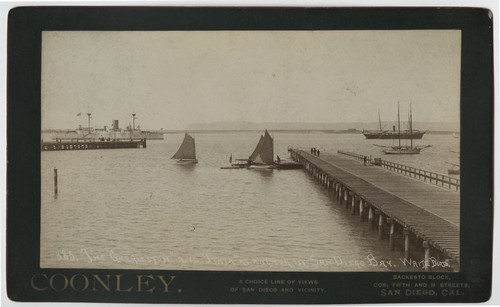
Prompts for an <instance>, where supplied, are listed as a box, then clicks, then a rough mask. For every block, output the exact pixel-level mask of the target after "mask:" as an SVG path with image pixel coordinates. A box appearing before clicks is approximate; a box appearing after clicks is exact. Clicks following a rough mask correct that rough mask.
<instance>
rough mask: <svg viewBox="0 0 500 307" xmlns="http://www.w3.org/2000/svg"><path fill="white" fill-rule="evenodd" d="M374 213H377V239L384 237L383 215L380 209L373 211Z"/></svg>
mask: <svg viewBox="0 0 500 307" xmlns="http://www.w3.org/2000/svg"><path fill="white" fill-rule="evenodd" d="M375 214H376V215H378V239H379V240H383V239H384V217H383V215H382V212H380V210H377V211H375Z"/></svg>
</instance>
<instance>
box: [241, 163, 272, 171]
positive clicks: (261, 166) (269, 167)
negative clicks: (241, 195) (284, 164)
mask: <svg viewBox="0 0 500 307" xmlns="http://www.w3.org/2000/svg"><path fill="white" fill-rule="evenodd" d="M248 168H249V169H256V170H260V169H275V168H276V166H275V165H272V164H271V165H270V164H263V165H250V166H249V167H248Z"/></svg>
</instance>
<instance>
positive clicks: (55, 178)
mask: <svg viewBox="0 0 500 307" xmlns="http://www.w3.org/2000/svg"><path fill="white" fill-rule="evenodd" d="M54 195H57V168H55V167H54Z"/></svg>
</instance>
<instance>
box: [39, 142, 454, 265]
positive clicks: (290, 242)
mask: <svg viewBox="0 0 500 307" xmlns="http://www.w3.org/2000/svg"><path fill="white" fill-rule="evenodd" d="M194 136H195V139H196V146H197V147H196V149H197V154H198V159H199V163H198V164H197V165H194V166H180V165H177V164H176V163H175V162H174V161H172V160H170V157H171V156H172V155H173V154H174V153H175V151H176V150H177V148H178V146H179V144H180V143H181V142H182V138H183V134H167V135H165V138H166V140H164V141H150V142H148V147H147V148H146V149H115V150H88V151H61V152H42V157H41V158H42V170H41V174H42V204H41V206H42V207H41V212H42V214H41V259H40V262H41V266H42V267H44V268H120V269H126V268H135V269H139V268H148V269H194V270H263V271H383V270H394V271H400V270H409V268H407V267H403V266H402V265H400V264H401V262H400V261H399V258H401V257H402V254H401V251H395V252H391V251H389V250H388V248H387V244H388V243H387V241H384V242H382V243H381V242H380V241H378V240H377V234H376V232H372V231H370V230H368V226H367V223H363V224H360V222H359V221H358V217H354V218H353V217H351V216H350V213H349V212H348V210H346V209H344V208H341V207H340V206H338V204H337V203H336V200H334V199H333V198H332V197H330V196H329V195H328V194H327V193H326V192H325V190H324V189H323V188H321V187H320V186H319V184H317V183H316V182H315V181H313V179H311V178H310V177H308V176H307V175H306V173H305V172H303V171H302V170H282V171H278V170H260V171H259V170H246V169H236V170H221V169H220V167H221V166H226V165H228V164H229V161H228V159H229V156H230V155H231V154H233V158H239V157H241V158H245V157H247V156H248V155H249V154H250V153H251V152H252V150H253V148H254V146H255V145H256V143H257V141H258V139H259V133H213V134H208V133H207V134H205V133H204V134H195V135H194ZM274 139H275V154H278V155H279V156H280V157H281V159H285V158H288V154H287V147H288V145H292V146H297V147H299V146H300V147H306V148H310V147H311V146H315V147H317V148H319V149H320V150H321V151H323V152H325V151H336V150H338V149H342V150H347V151H354V152H357V153H362V154H368V155H369V154H371V155H373V157H382V154H381V148H378V147H375V146H373V144H374V143H378V144H384V145H391V144H393V141H391V140H381V141H377V140H365V139H364V137H363V136H362V135H354V134H324V133H275V134H274ZM396 142H397V141H396ZM416 143H417V144H422V145H424V144H432V145H433V147H431V148H427V149H424V151H423V153H422V154H421V155H416V156H383V158H384V159H386V160H391V161H395V162H400V163H403V164H407V165H412V166H415V167H420V168H424V169H428V170H433V171H436V172H440V173H443V174H446V172H447V169H448V168H449V167H450V165H448V164H446V163H445V161H448V162H453V163H456V162H458V154H455V153H453V152H452V151H456V152H458V151H459V139H456V138H453V137H452V136H451V135H425V136H424V139H423V140H419V141H416ZM54 167H57V169H58V174H59V194H58V197H57V198H54V195H53V168H54ZM374 259H375V260H379V261H380V260H384V261H391V262H392V263H393V264H396V267H393V268H384V267H380V266H379V265H375V261H373V260H374ZM370 260H371V261H370Z"/></svg>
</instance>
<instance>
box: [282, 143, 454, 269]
mask: <svg viewBox="0 0 500 307" xmlns="http://www.w3.org/2000/svg"><path fill="white" fill-rule="evenodd" d="M290 154H291V156H292V158H293V159H294V160H296V161H298V162H301V163H303V164H304V165H305V169H306V171H307V170H308V171H309V172H313V173H315V174H316V175H317V176H319V178H320V181H321V182H322V183H323V184H324V185H326V186H327V187H328V189H329V190H331V189H334V188H335V187H336V185H338V187H340V189H341V192H340V193H342V190H343V189H345V190H346V191H347V194H345V193H344V197H346V198H344V200H345V199H347V197H349V196H346V195H351V194H353V195H355V196H354V197H355V199H356V206H358V203H359V200H361V201H362V202H364V203H367V204H368V205H369V207H370V208H372V209H374V210H380V212H381V213H382V214H383V215H384V216H386V217H387V218H391V219H392V220H394V221H395V222H396V223H397V224H399V225H400V227H402V228H406V229H407V230H409V231H410V232H411V233H413V235H415V237H417V238H420V239H421V240H423V241H426V242H427V243H428V244H429V245H431V247H433V248H434V249H436V250H439V251H440V252H441V253H442V254H443V255H445V256H446V257H449V258H450V259H451V260H454V261H456V263H457V265H458V264H459V257H460V236H459V234H460V229H459V228H460V193H459V192H457V191H453V190H449V189H445V188H443V187H440V186H436V185H433V184H429V183H428V182H424V181H421V180H418V179H415V178H411V177H408V176H405V175H403V174H399V173H395V172H392V171H389V170H386V169H384V168H382V167H380V166H374V165H364V163H363V161H359V160H356V159H353V158H351V157H348V156H345V155H340V154H331V153H326V152H322V153H321V155H320V157H317V156H315V155H312V154H310V153H309V152H307V151H303V150H297V149H290ZM311 168H312V170H311ZM332 185H333V188H332ZM334 190H335V189H334ZM349 192H350V194H349ZM354 202H355V201H354V200H352V203H353V204H354ZM353 207H354V205H353ZM364 211H367V209H365V210H364ZM384 220H385V219H384ZM375 223H376V224H378V223H379V222H378V220H375ZM384 223H385V221H384Z"/></svg>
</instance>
